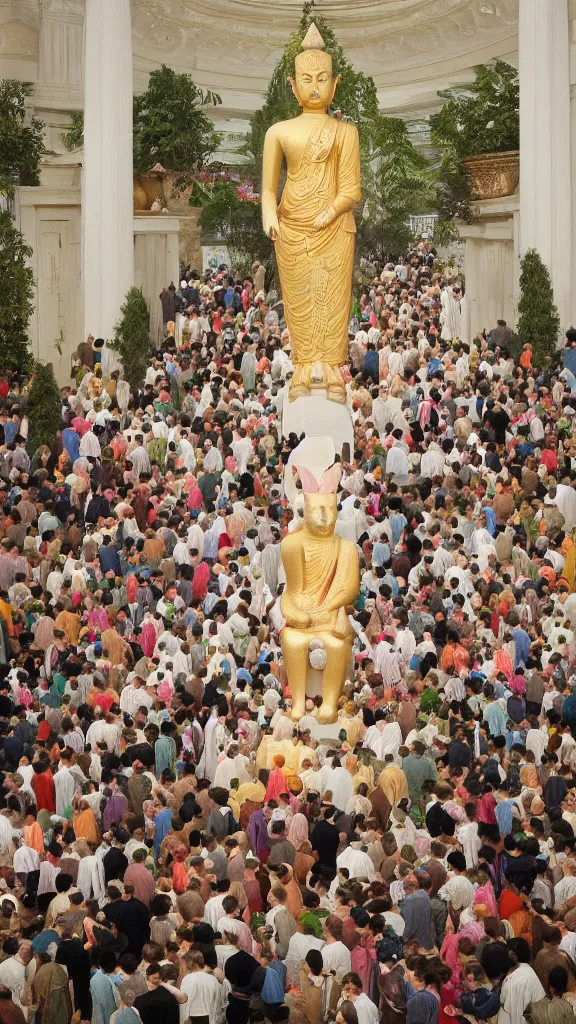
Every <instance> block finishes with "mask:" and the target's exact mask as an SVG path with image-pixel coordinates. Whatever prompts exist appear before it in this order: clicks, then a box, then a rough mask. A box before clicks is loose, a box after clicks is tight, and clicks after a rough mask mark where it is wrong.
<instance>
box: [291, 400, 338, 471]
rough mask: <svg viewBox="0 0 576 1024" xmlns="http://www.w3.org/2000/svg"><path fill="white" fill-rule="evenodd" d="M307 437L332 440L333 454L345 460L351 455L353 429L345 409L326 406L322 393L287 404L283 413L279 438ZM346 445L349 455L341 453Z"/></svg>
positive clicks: (330, 405) (329, 404) (332, 405)
mask: <svg viewBox="0 0 576 1024" xmlns="http://www.w3.org/2000/svg"><path fill="white" fill-rule="evenodd" d="M292 432H293V433H295V434H297V435H298V437H300V434H303V433H304V434H306V437H326V436H328V437H331V438H332V440H333V441H334V450H335V451H336V452H337V453H338V454H339V455H343V456H344V457H345V458H346V461H348V459H351V458H352V456H353V454H354V428H353V426H352V419H351V417H350V412H349V410H348V407H347V406H346V405H339V403H338V402H329V401H328V399H327V398H326V394H325V393H324V392H318V394H317V395H311V396H310V397H309V398H297V399H296V401H295V402H290V401H288V400H286V401H285V402H284V406H283V410H282V436H283V437H288V434H291V433H292ZM344 445H348V454H347V455H346V453H345V452H343V448H344Z"/></svg>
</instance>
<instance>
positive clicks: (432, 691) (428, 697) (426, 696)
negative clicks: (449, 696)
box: [420, 676, 442, 715]
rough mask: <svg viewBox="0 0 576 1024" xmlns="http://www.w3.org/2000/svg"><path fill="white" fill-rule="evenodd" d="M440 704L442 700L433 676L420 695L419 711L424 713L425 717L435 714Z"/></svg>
mask: <svg viewBox="0 0 576 1024" xmlns="http://www.w3.org/2000/svg"><path fill="white" fill-rule="evenodd" d="M441 704H442V698H441V696H440V694H439V693H438V680H437V679H436V677H435V676H430V678H429V679H428V682H427V683H426V686H425V688H424V689H423V690H422V693H421V694H420V710H421V711H423V712H425V714H427V715H428V714H430V713H431V712H432V713H433V714H435V713H436V712H437V711H438V708H439V707H440V705H441Z"/></svg>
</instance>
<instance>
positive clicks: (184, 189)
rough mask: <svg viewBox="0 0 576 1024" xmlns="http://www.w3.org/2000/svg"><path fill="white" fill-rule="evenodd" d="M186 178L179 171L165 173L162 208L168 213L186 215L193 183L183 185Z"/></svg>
mask: <svg viewBox="0 0 576 1024" xmlns="http://www.w3.org/2000/svg"><path fill="white" fill-rule="evenodd" d="M186 178H187V176H186V175H184V174H182V173H181V172H180V171H167V172H166V174H165V175H164V181H163V186H162V187H163V195H164V206H165V207H166V209H167V210H168V211H169V212H170V213H187V211H188V209H189V199H190V195H191V194H192V188H193V183H192V182H189V183H187V184H183V182H184V181H185V180H186Z"/></svg>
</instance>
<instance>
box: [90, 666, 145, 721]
mask: <svg viewBox="0 0 576 1024" xmlns="http://www.w3.org/2000/svg"><path fill="white" fill-rule="evenodd" d="M153 703H154V700H153V698H152V697H151V696H150V694H149V693H146V688H145V684H144V680H143V679H141V678H140V676H134V679H133V680H132V682H131V683H128V684H127V685H126V686H125V687H124V689H123V690H122V693H121V694H120V710H121V711H125V712H126V714H127V715H130V717H131V718H134V715H135V714H136V712H137V710H138V708H140V707H142V705H144V707H147V708H148V709H150V708H151V707H152V705H153ZM90 728H92V727H91V726H90Z"/></svg>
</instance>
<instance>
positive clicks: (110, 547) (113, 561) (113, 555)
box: [98, 536, 121, 576]
mask: <svg viewBox="0 0 576 1024" xmlns="http://www.w3.org/2000/svg"><path fill="white" fill-rule="evenodd" d="M98 558H99V560H100V568H101V570H102V573H103V575H104V576H105V575H106V573H107V572H113V573H114V575H115V576H120V572H121V570H120V558H119V556H118V551H117V550H116V547H115V545H114V544H112V541H111V539H110V537H107V536H105V537H103V538H102V544H101V545H100V547H99V548H98Z"/></svg>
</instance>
